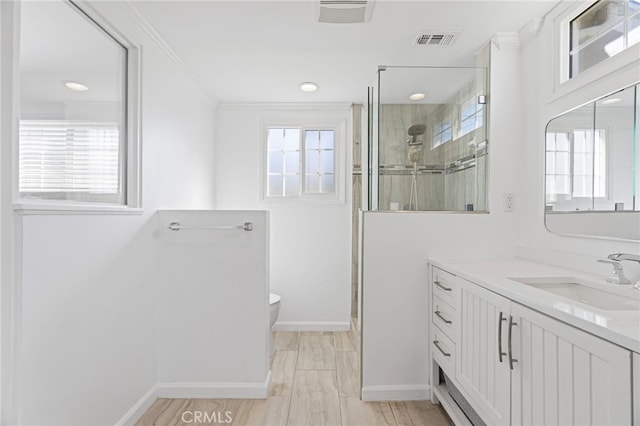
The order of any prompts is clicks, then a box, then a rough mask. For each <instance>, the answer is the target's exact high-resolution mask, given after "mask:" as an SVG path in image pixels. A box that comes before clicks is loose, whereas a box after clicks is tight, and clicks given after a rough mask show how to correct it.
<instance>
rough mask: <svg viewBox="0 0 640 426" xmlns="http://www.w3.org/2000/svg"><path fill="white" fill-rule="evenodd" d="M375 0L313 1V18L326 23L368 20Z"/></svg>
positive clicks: (358, 22)
mask: <svg viewBox="0 0 640 426" xmlns="http://www.w3.org/2000/svg"><path fill="white" fill-rule="evenodd" d="M374 4H375V0H320V1H316V2H314V3H313V5H314V8H313V9H314V10H313V12H314V18H315V20H316V21H317V22H323V23H327V24H360V23H363V22H369V21H370V20H371V16H372V15H373V6H374Z"/></svg>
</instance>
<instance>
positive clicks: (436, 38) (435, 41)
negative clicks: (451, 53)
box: [413, 31, 462, 46]
mask: <svg viewBox="0 0 640 426" xmlns="http://www.w3.org/2000/svg"><path fill="white" fill-rule="evenodd" d="M460 34H462V31H422V32H420V33H419V34H418V35H417V36H416V38H415V39H414V40H413V45H414V46H451V45H453V44H454V43H455V42H456V40H457V39H458V37H459V36H460Z"/></svg>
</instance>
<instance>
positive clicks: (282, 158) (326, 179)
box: [266, 127, 336, 197]
mask: <svg viewBox="0 0 640 426" xmlns="http://www.w3.org/2000/svg"><path fill="white" fill-rule="evenodd" d="M266 163H267V164H266V166H267V167H266V171H267V173H266V174H267V176H266V178H267V182H266V196H267V197H301V196H306V195H310V196H313V195H319V194H335V193H336V181H335V180H336V169H335V130H333V129H321V128H308V129H307V128H301V127H269V128H268V130H267V161H266Z"/></svg>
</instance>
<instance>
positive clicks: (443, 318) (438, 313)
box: [434, 311, 451, 324]
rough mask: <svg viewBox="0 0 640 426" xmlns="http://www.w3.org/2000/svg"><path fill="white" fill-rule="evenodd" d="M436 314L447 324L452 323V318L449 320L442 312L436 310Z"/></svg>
mask: <svg viewBox="0 0 640 426" xmlns="http://www.w3.org/2000/svg"><path fill="white" fill-rule="evenodd" d="M434 314H436V316H437V317H438V318H440V319H441V320H442V321H444V323H445V324H451V320H448V319H446V318H445V317H443V316H442V314H440V311H435V312H434Z"/></svg>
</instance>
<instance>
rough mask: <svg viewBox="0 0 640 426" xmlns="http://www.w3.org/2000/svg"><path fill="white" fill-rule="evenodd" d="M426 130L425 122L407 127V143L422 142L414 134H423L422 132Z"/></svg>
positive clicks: (419, 143)
mask: <svg viewBox="0 0 640 426" xmlns="http://www.w3.org/2000/svg"><path fill="white" fill-rule="evenodd" d="M426 131H427V125H426V124H414V125H413V126H411V127H409V131H408V132H407V133H408V134H409V136H411V139H410V140H409V145H422V142H420V141H417V140H416V136H421V135H424V132H426Z"/></svg>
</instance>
